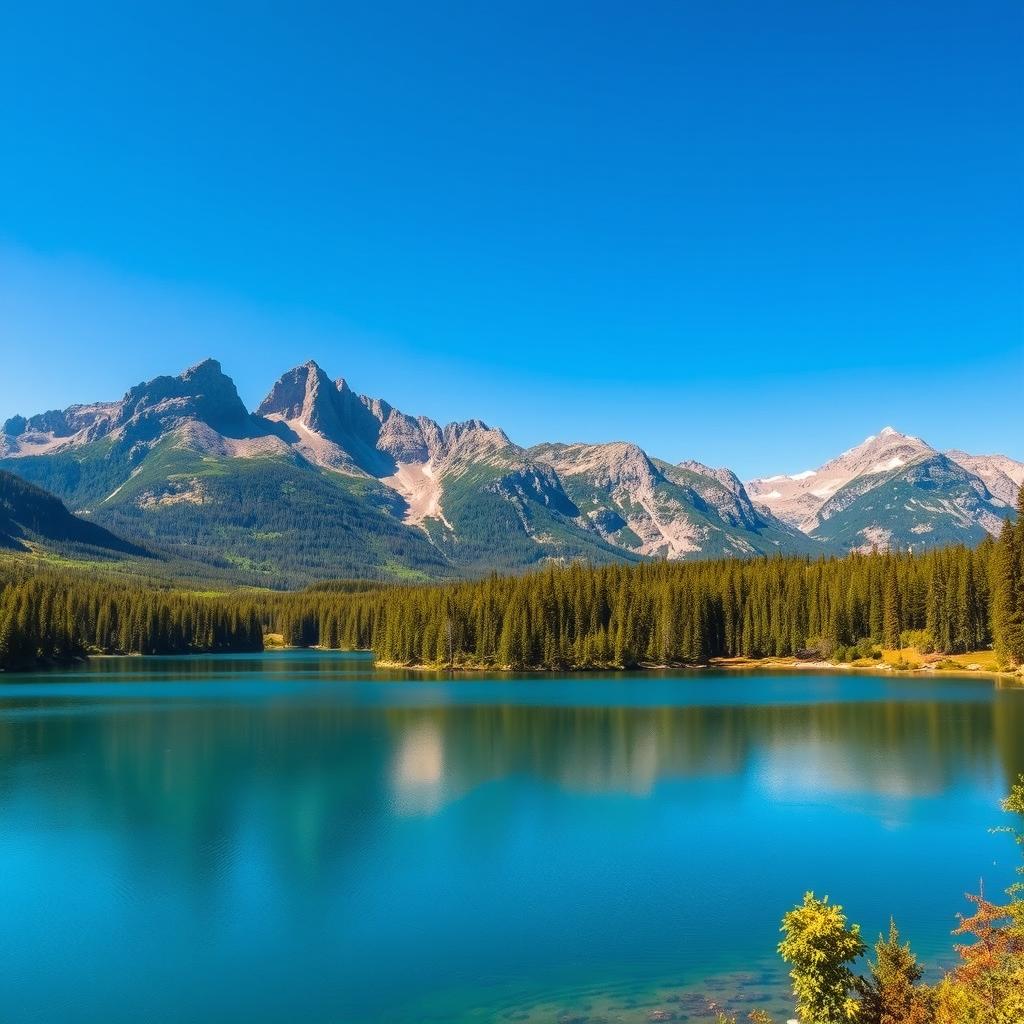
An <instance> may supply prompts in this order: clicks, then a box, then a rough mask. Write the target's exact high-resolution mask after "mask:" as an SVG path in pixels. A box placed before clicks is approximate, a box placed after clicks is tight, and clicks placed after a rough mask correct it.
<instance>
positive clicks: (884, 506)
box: [747, 427, 1024, 550]
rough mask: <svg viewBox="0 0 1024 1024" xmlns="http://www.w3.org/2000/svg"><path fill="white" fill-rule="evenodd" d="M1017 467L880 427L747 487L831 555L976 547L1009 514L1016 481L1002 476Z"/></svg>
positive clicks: (1001, 458)
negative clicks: (817, 462)
mask: <svg viewBox="0 0 1024 1024" xmlns="http://www.w3.org/2000/svg"><path fill="white" fill-rule="evenodd" d="M954 456H956V457H954ZM1015 466H1016V467H1020V468H1021V469H1024V467H1021V466H1020V464H1019V463H1014V461H1013V460H1012V459H1008V458H1006V457H1005V456H969V455H965V454H964V453H950V454H948V455H947V454H944V453H942V452H940V451H937V450H936V449H935V448H932V447H931V446H930V445H929V444H927V443H926V442H925V441H922V440H921V438H919V437H913V436H911V435H908V434H901V433H900V432H899V431H897V430H894V429H893V428H892V427H885V428H883V429H882V430H881V431H880V432H879V433H878V434H873V435H872V436H871V437H868V438H866V439H865V440H864V441H862V442H861V443H860V444H859V445H856V446H855V447H853V448H850V449H848V450H847V451H845V452H843V453H842V454H841V455H839V456H837V457H836V458H834V459H831V460H829V461H828V462H826V463H825V464H824V465H822V466H819V467H818V468H817V469H808V470H804V471H803V472H800V473H795V474H791V475H785V474H778V475H775V476H770V477H764V478H761V479H758V480H751V481H750V482H749V483H748V484H747V489H748V491H749V493H750V495H751V497H752V498H753V500H754V501H755V503H757V504H759V505H760V506H761V507H762V508H765V509H767V510H770V511H771V512H772V513H773V514H775V515H776V516H778V517H779V518H780V519H781V520H783V521H784V522H786V523H788V524H790V525H791V526H795V527H796V528H797V529H799V530H801V531H802V532H803V533H805V534H807V536H808V537H811V538H814V539H816V540H819V541H822V542H824V544H825V545H826V546H827V547H829V548H830V549H833V550H856V549H861V550H869V549H870V548H872V547H880V548H904V549H906V548H920V547H926V546H927V547H930V546H935V545H939V544H947V543H956V542H962V543H968V544H973V543H977V542H978V541H980V540H981V539H982V538H984V537H985V535H986V534H998V532H999V530H1000V529H1001V526H1002V521H1003V520H1004V519H1006V518H1008V517H1010V516H1012V514H1013V504H1014V502H1015V501H1016V497H1017V489H1018V488H1019V483H1016V484H1015V483H1014V481H1013V479H1012V478H1011V477H1010V476H1009V475H1008V474H1007V473H1006V470H1007V469H1009V470H1011V471H1014V467H1015ZM1022 475H1024V474H1022ZM986 477H987V478H988V481H990V482H991V483H992V484H993V486H994V487H995V488H996V489H995V490H990V489H989V486H988V483H987V482H986Z"/></svg>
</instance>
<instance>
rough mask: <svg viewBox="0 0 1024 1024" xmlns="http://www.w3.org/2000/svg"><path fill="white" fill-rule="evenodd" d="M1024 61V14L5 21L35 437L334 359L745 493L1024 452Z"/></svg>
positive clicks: (374, 14)
mask: <svg viewBox="0 0 1024 1024" xmlns="http://www.w3.org/2000/svg"><path fill="white" fill-rule="evenodd" d="M157 7H159V8H162V10H160V11H156V10H154V9H155V8H157ZM146 8H149V9H148V10H146ZM1022 48H1024V6H1022V5H1021V4H1020V2H1019V0H1012V2H1011V0H1007V2H985V0H981V2H977V3H970V4H968V3H963V2H962V0H957V2H954V3H947V2H941V0H940V2H935V3H927V4H922V3H909V2H903V3H901V2H895V3H894V2H885V3H872V2H850V3H846V2H841V0H829V2H825V3H823V2H821V0H813V2H807V3H765V2H762V0H752V2H749V3H732V2H729V0H714V2H706V3H685V2H677V3H664V4H660V3H641V4H626V3H615V4H611V3H601V2H595V0H587V2H581V3H567V2H557V0H544V2H537V3H535V2H530V0H515V2H510V3H503V2H497V3H479V2H472V3H464V4H461V3H459V4H456V3H422V2H412V3H403V4H394V3H386V2H384V3H381V2H375V3H372V4H344V3H338V4H324V5H323V6H313V5H308V4H274V5H268V4H263V3H247V4H244V5H243V4H239V5H237V6H225V5H221V4H208V3H204V4H201V5H200V4H196V5H189V4H185V3H176V4H163V5H132V4H123V5H118V6H111V5H107V4H104V3H102V2H100V3H97V4H95V5H91V4H81V3H75V4H71V5H67V6H64V5H61V4H56V5H50V4H28V3H22V4H14V5H9V7H8V9H7V10H6V12H5V15H4V26H3V31H2V33H0V348H2V353H0V356H2V359H0V367H2V369H0V373H2V376H0V417H6V416H7V415H10V414H11V413H14V412H15V411H20V412H23V413H31V412H35V411H39V410H41V409H45V408H51V407H55V406H63V405H65V404H69V403H71V402H73V401H85V400H92V399H96V398H111V397H117V396H119V395H120V394H121V393H122V392H123V391H124V390H125V389H126V388H127V387H128V386H129V385H131V384H133V383H136V382H137V381H139V380H142V379H143V378H146V377H151V376H154V375H155V374H157V373H163V372H176V371H178V370H180V369H181V368H183V367H184V366H185V365H187V364H189V363H191V362H194V361H196V360H198V359H200V358H202V357H204V356H206V355H214V356H216V357H217V358H219V359H220V360H221V362H222V363H223V364H224V367H225V369H226V370H227V372H228V373H230V374H231V375H232V376H233V377H234V378H235V381H236V382H237V384H238V386H239V389H240V391H241V393H242V396H243V398H244V399H246V401H247V402H249V403H250V404H252V405H254V404H255V403H256V402H257V401H258V400H259V399H260V398H261V397H262V395H263V394H264V393H265V392H266V391H267V390H268V388H269V386H270V384H271V383H272V381H273V379H274V378H275V377H276V376H278V374H279V373H280V372H282V371H283V370H284V369H286V368H288V367H290V366H292V365H294V364H296V363H298V362H301V361H304V360H305V359H308V358H310V357H313V358H315V359H317V360H318V361H319V362H321V363H322V365H323V366H324V367H325V368H326V369H327V370H328V372H330V373H331V374H332V375H344V376H346V377H347V378H349V380H350V381H351V383H352V384H353V386H354V387H356V388H357V389H359V390H362V391H365V392H368V393H370V394H375V395H382V396H384V397H386V398H388V399H389V400H390V401H391V402H392V403H393V404H395V405H398V406H399V407H401V408H403V409H406V410H407V411H409V412H414V413H425V414H428V415H431V416H434V417H436V418H438V419H441V420H450V419H456V418H465V417H468V416H480V417H483V418H484V419H486V420H488V421H490V422H492V423H496V424H499V425H501V426H503V427H505V428H506V429H507V430H508V432H509V433H510V434H511V436H512V437H513V438H514V439H516V440H518V441H520V442H522V443H533V442H536V441H538V440H541V439H562V440H608V439H616V438H627V439H630V440H635V441H637V442H639V443H640V444H641V445H643V446H644V447H645V448H647V449H648V450H649V451H651V452H652V453H654V454H657V455H660V456H662V457H665V458H671V459H679V458H686V457H694V458H699V459H702V460H704V461H707V462H711V463H714V464H726V465H729V466H731V467H733V468H734V469H736V470H737V471H738V472H739V473H741V475H744V476H751V475H754V474H758V473H764V472H773V471H795V470H798V469H801V468H804V467H805V466H808V465H814V464H817V463H818V462H820V461H821V460H822V459H823V458H825V457H826V456H828V455H831V454H833V453H835V452H836V451H837V450H840V449H843V448H846V447H848V446H849V445H851V444H853V443H855V442H857V441H859V440H860V439H862V438H863V437H864V436H865V435H866V434H869V433H873V432H875V431H876V430H877V429H878V428H880V427H881V426H883V425H884V424H886V423H890V422H891V423H892V424H893V425H894V426H896V427H898V428H900V429H902V430H905V431H907V432H909V433H915V434H920V435H922V436H924V437H925V438H926V439H928V440H930V441H931V442H932V443H934V444H937V445H940V446H943V447H945V446H952V445H956V446H961V447H965V448H969V449H972V450H975V451H990V450H1002V451H1005V452H1007V453H1008V454H1011V455H1014V456H1016V457H1018V458H1022V457H1024V402H1022V400H1021V394H1022V391H1024V301H1022V284H1024V199H1022V187H1021V183H1022V181H1024V159H1022V157H1024V130H1022V129H1024V117H1022V114H1024V75H1022V71H1021V60H1020V54H1021V52H1022Z"/></svg>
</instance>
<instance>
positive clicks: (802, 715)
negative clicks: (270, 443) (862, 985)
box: [0, 652, 1024, 1024]
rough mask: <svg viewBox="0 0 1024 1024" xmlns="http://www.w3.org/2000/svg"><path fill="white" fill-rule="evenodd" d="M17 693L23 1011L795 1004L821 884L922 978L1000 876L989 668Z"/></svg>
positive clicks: (223, 675)
mask: <svg viewBox="0 0 1024 1024" xmlns="http://www.w3.org/2000/svg"><path fill="white" fill-rule="evenodd" d="M2 678H3V682H2V684H0V898H2V905H0V1019H2V1020H3V1021H4V1022H5V1024H21V1022H28V1021H39V1022H47V1024H51V1022H61V1024H76V1022H90V1024H92V1022H98V1021H102V1022H103V1024H122V1022H124V1024H127V1022H131V1024H139V1022H159V1024H163V1022H175V1024H178V1022H182V1021H190V1022H218V1024H220V1022H234V1021H238V1022H245V1024H264V1022H302V1024H306V1022H308V1024H328V1022H330V1024H335V1022H346V1024H348V1022H356V1024H358V1022H366V1024H384V1022H398V1021H403V1022H404V1021H435V1022H445V1024H449V1022H450V1024H461V1022H467V1024H468V1022H479V1021H505V1020H519V1021H527V1022H530V1024H540V1022H545V1021H547V1022H550V1024H556V1022H557V1021H559V1020H560V1019H561V1020H563V1021H569V1020H575V1021H580V1022H582V1021H584V1020H589V1021H592V1022H598V1021H601V1020H607V1021H623V1022H626V1024H629V1022H633V1021H635V1022H641V1021H646V1020H647V1017H648V1014H649V1013H650V1012H651V1010H652V1009H653V1008H657V1007H661V1008H667V1009H668V1010H669V1011H670V1012H672V1013H674V1014H675V1015H676V1019H679V1020H684V1019H688V1020H690V1021H694V1022H696V1021H701V1020H704V1019H706V1015H705V1013H704V1012H703V1009H702V1008H703V1007H704V1005H705V1003H706V1001H707V1000H708V999H714V1000H716V1001H719V1002H725V1003H727V1004H728V1005H730V1006H732V1007H733V1008H734V1009H735V1010H737V1011H739V1012H741V1013H745V1012H746V1010H747V1009H749V1008H750V1006H752V1005H754V1004H755V1003H756V1004H760V1005H764V1006H765V1007H766V1008H768V1009H770V1010H774V1011H775V1012H776V1013H779V1014H786V1015H789V1014H787V1009H788V1007H787V1000H786V994H785V972H784V969H783V967H782V965H781V964H780V963H779V962H778V961H777V960H776V958H775V956H774V948H775V944H776V943H777V941H778V922H779V918H780V917H781V915H782V913H783V912H784V911H785V910H786V909H787V908H788V907H789V906H790V905H792V904H793V903H795V902H797V901H798V900H799V899H800V898H801V896H802V894H803V892H804V890H805V889H813V890H815V891H816V892H818V893H819V894H823V893H828V894H830V895H831V897H832V898H833V899H834V900H836V901H838V902H841V903H842V904H843V905H844V906H845V907H846V909H847V911H848V913H849V914H850V916H851V918H852V919H854V920H857V921H859V922H861V924H862V925H863V927H864V930H865V933H866V934H867V936H868V937H869V938H873V937H874V936H875V934H876V933H877V932H878V931H879V930H881V929H882V928H883V927H886V926H887V924H888V919H889V914H890V913H892V914H894V915H895V916H896V919H897V922H898V923H899V924H900V926H901V928H902V930H903V931H904V933H905V935H906V936H907V937H908V938H910V939H911V940H912V941H913V943H914V945H915V947H916V948H917V950H918V951H919V953H921V954H922V955H924V956H925V957H926V958H927V959H928V960H929V961H931V962H932V963H936V962H940V961H941V960H943V959H948V958H949V956H950V954H951V947H952V939H951V937H950V934H949V933H950V929H951V928H952V927H953V926H954V925H955V919H954V915H955V913H956V911H957V910H960V909H965V906H966V905H965V904H964V902H963V900H962V894H963V892H964V891H965V890H967V889H970V888H972V887H976V886H977V883H978V880H979V878H981V877H984V879H985V883H986V887H987V888H988V889H989V891H994V890H996V889H999V888H1001V887H1003V886H1005V885H1006V884H1007V883H1008V882H1009V881H1010V880H1011V876H1012V872H1013V868H1014V866H1015V864H1016V859H1015V858H1016V856H1017V854H1016V851H1015V849H1014V847H1013V844H1012V842H1011V841H1010V840H1009V839H1008V838H1007V837H1006V836H1005V835H998V834H992V833H990V832H989V831H988V830H989V828H990V827H991V826H993V825H998V824H999V823H1000V819H1001V817H1002V816H1001V813H1000V811H999V808H998V803H999V800H1000V799H1001V798H1002V797H1003V796H1005V794H1006V792H1007V791H1008V788H1009V784H1010V780H1011V779H1012V778H1014V777H1015V776H1016V775H1017V774H1018V773H1020V772H1024V690H1020V689H1004V688H999V687H997V686H995V685H993V683H992V682H991V681H988V680H979V679H954V678H942V679H920V678H906V677H886V676H868V675H850V674H842V673H835V674H814V673H806V672H801V673H796V674H786V673H777V672H776V673H771V674H764V673H750V674H738V673H728V674H726V673H712V672H705V673H693V674H686V673H664V674H644V675H640V674H625V673H623V674H613V675H612V674H610V675H607V676H601V677H594V676H588V677H572V678H565V679H563V678H550V677H520V678H513V677H509V676H505V677H500V678H483V677H477V676H470V677H461V678H456V679H451V678H444V677H433V676H423V675H412V674H408V673H396V672H383V671H376V670H375V669H374V667H373V664H372V662H371V661H369V660H368V659H367V658H365V657H362V656H357V655H338V654H327V653H314V652H288V653H283V654H272V653H268V654H264V655H253V656H245V657H194V658H164V659H156V658H153V659H139V658H130V659H129V658H126V659H101V660H96V661H94V662H92V663H90V664H89V665H88V666H85V667H81V668H76V669H74V670H68V671H62V672H52V673H47V674H45V675H33V676H7V677H2ZM783 1019H785V1018H783Z"/></svg>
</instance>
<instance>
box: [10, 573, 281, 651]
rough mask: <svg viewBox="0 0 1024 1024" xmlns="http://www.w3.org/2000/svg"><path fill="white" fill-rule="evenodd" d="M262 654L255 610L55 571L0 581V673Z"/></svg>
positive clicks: (250, 604)
mask: <svg viewBox="0 0 1024 1024" xmlns="http://www.w3.org/2000/svg"><path fill="white" fill-rule="evenodd" d="M262 649H263V626H262V617H261V614H260V612H259V610H258V608H257V606H256V604H255V603H253V602H251V601H246V600H244V599H242V600H240V599H238V598H215V597H206V596H202V595H199V594H195V593H191V592H188V591H183V590H175V589H157V588H154V587H151V586H145V585H143V584H136V583H131V582H122V581H118V580H110V579H106V578H94V577H90V576H88V575H86V574H83V573H77V572H71V573H68V572H63V573H58V572H55V571H53V570H48V571H43V572H25V571H17V570H15V571H11V570H8V571H6V572H4V573H2V574H0V668H2V669H27V668H33V667H35V666H37V665H45V664H53V663H61V662H68V661H73V660H75V659H78V658H82V657H84V656H86V655H88V654H190V653H199V652H207V651H258V650H262Z"/></svg>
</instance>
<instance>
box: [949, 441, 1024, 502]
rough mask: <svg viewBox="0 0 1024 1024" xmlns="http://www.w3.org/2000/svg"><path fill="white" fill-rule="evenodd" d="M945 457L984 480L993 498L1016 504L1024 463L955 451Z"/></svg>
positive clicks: (1023, 481)
mask: <svg viewBox="0 0 1024 1024" xmlns="http://www.w3.org/2000/svg"><path fill="white" fill-rule="evenodd" d="M946 456H947V457H948V458H950V459H952V460H953V461H954V462H955V463H957V465H959V466H963V468H964V469H966V470H967V471H968V472H970V473H973V474H974V475H975V476H977V477H980V478H981V479H982V480H984V481H985V486H986V487H987V488H988V489H989V491H990V492H991V493H992V495H993V496H994V497H996V498H999V500H1000V501H1004V502H1006V504H1007V505H1011V506H1012V505H1016V504H1017V496H1018V495H1019V494H1020V489H1021V486H1022V485H1024V462H1018V461H1017V460H1016V459H1011V458H1010V457H1009V456H1008V455H969V454H968V453H967V452H961V451H957V450H953V451H948V452H946Z"/></svg>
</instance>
